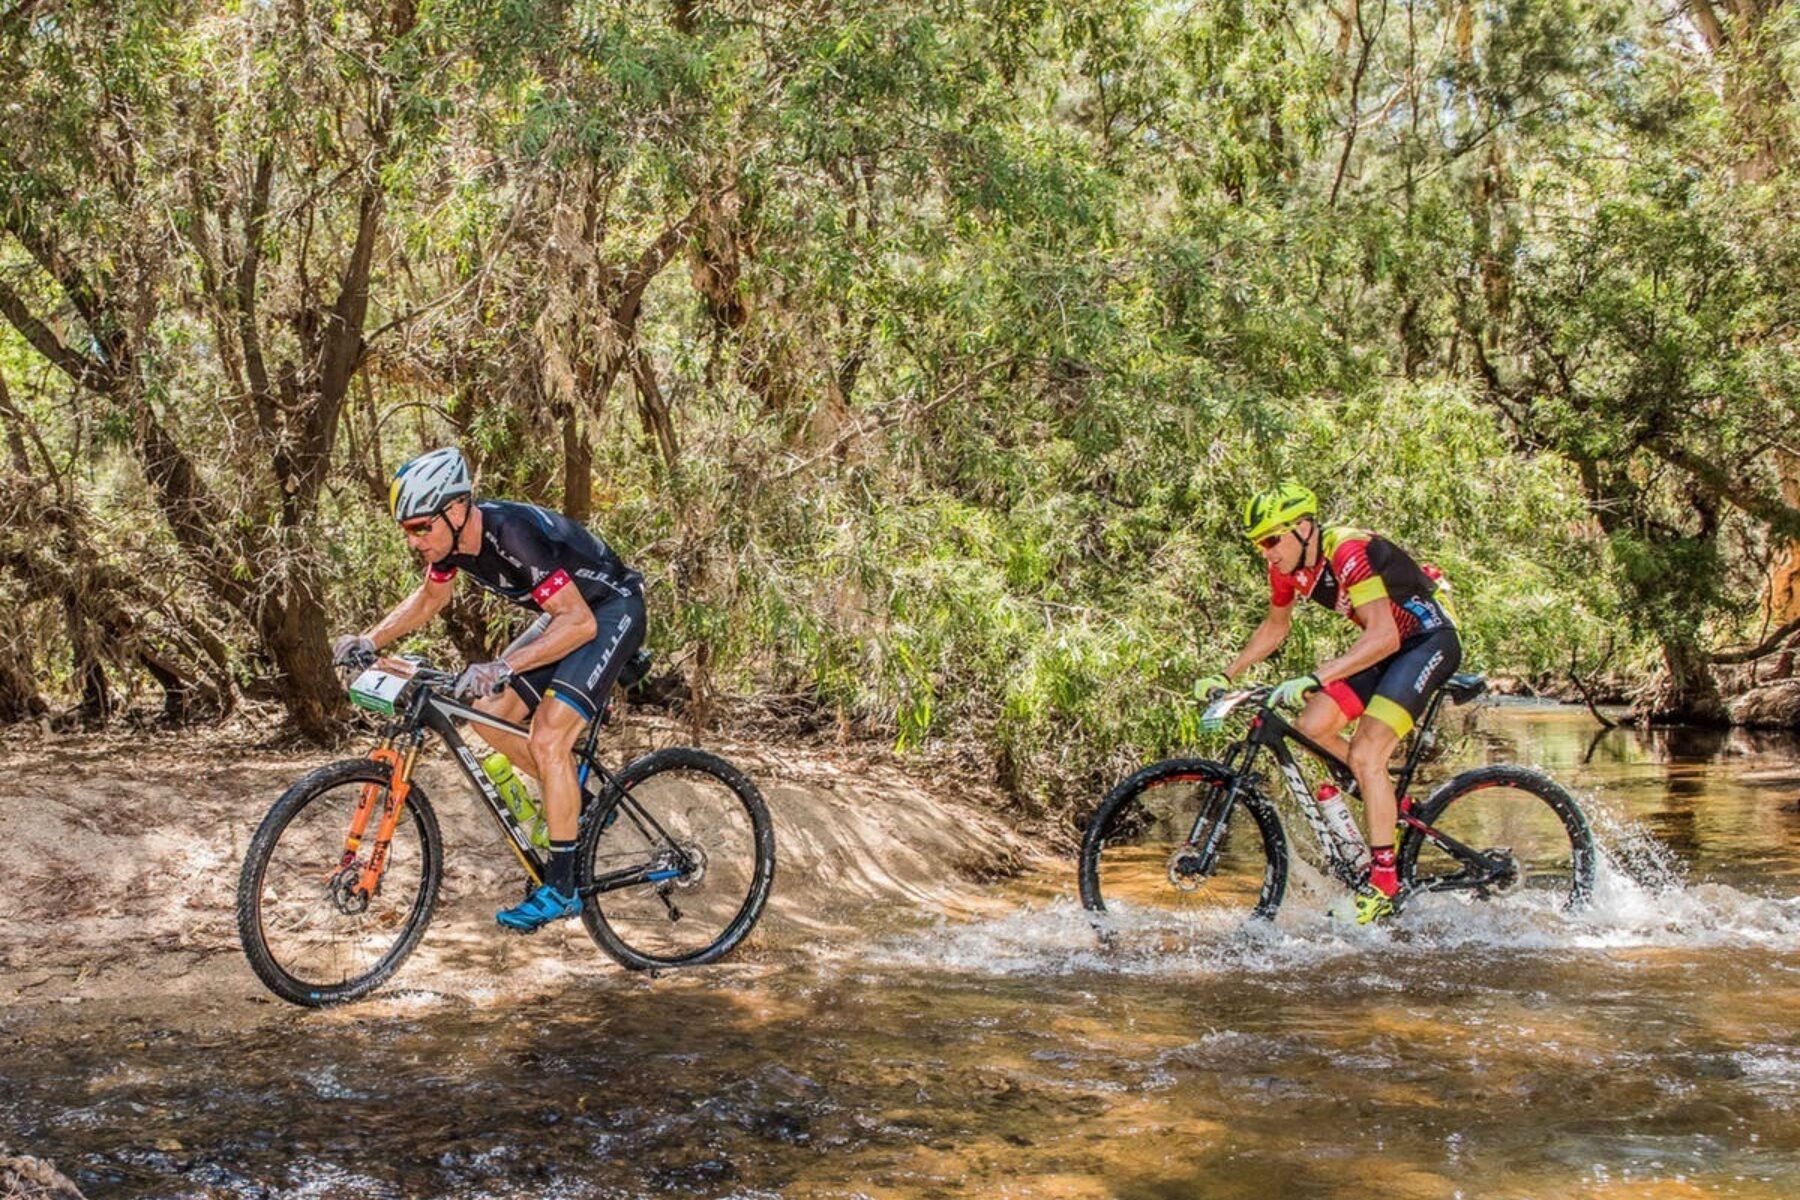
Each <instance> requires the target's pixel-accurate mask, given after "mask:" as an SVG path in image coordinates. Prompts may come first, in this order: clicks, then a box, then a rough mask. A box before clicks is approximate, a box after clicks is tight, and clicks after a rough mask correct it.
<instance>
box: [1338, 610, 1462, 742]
mask: <svg viewBox="0 0 1800 1200" xmlns="http://www.w3.org/2000/svg"><path fill="white" fill-rule="evenodd" d="M1461 663H1462V639H1461V638H1459V637H1457V636H1456V627H1455V626H1454V625H1445V626H1442V627H1441V628H1438V629H1434V630H1432V631H1431V632H1429V633H1421V634H1419V635H1417V636H1416V637H1413V638H1409V639H1408V640H1407V641H1405V642H1402V643H1401V644H1400V649H1398V650H1396V651H1395V652H1394V653H1393V654H1391V655H1389V656H1388V657H1387V658H1384V659H1382V660H1381V661H1380V662H1378V663H1376V664H1375V665H1374V666H1372V667H1364V668H1363V669H1362V670H1360V671H1358V672H1357V673H1356V674H1354V675H1352V676H1350V677H1349V678H1348V679H1334V680H1332V681H1331V682H1330V683H1328V684H1326V685H1325V687H1324V689H1323V690H1324V692H1325V694H1326V695H1327V696H1330V697H1331V698H1332V699H1333V700H1335V701H1337V706H1338V707H1339V708H1341V709H1343V710H1344V719H1345V720H1346V721H1350V720H1354V719H1356V718H1357V717H1360V716H1362V715H1364V714H1365V713H1366V714H1367V715H1369V716H1371V717H1373V718H1375V719H1376V720H1377V721H1380V722H1381V723H1382V724H1383V725H1386V726H1387V727H1388V728H1389V729H1392V730H1393V731H1394V732H1395V733H1396V734H1398V735H1399V736H1401V737H1405V736H1406V735H1407V733H1408V732H1409V731H1411V729H1412V727H1413V722H1414V721H1416V720H1418V719H1419V716H1420V714H1421V713H1423V712H1424V711H1425V705H1426V703H1427V702H1428V701H1429V700H1430V699H1431V694H1432V693H1433V692H1435V691H1437V690H1438V688H1440V687H1442V686H1443V685H1444V682H1445V681H1446V680H1447V679H1449V678H1450V677H1451V676H1452V675H1454V674H1456V668H1457V667H1458V666H1459V665H1461Z"/></svg>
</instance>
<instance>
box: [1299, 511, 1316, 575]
mask: <svg viewBox="0 0 1800 1200" xmlns="http://www.w3.org/2000/svg"><path fill="white" fill-rule="evenodd" d="M1302 520H1306V521H1310V522H1311V523H1312V532H1311V533H1309V534H1307V535H1305V536H1304V537H1301V535H1300V532H1299V531H1298V530H1295V531H1294V536H1295V537H1297V538H1300V565H1301V566H1302V567H1310V566H1312V565H1313V564H1314V563H1316V562H1318V558H1317V556H1316V554H1315V547H1316V546H1317V545H1318V536H1319V519H1318V518H1317V517H1304V518H1302ZM1308 559H1311V560H1312V561H1311V562H1309V561H1307V560H1308Z"/></svg>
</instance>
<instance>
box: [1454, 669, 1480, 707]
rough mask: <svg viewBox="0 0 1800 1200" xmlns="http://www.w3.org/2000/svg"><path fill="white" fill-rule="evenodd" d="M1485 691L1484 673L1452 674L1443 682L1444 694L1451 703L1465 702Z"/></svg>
mask: <svg viewBox="0 0 1800 1200" xmlns="http://www.w3.org/2000/svg"><path fill="white" fill-rule="evenodd" d="M1485 691H1487V676H1486V675H1452V676H1451V677H1450V679H1449V681H1448V682H1446V683H1445V684H1444V695H1446V696H1448V697H1450V701H1451V703H1453V704H1467V703H1468V702H1469V701H1471V700H1473V699H1474V698H1475V697H1477V696H1479V695H1481V694H1482V693H1483V692H1485Z"/></svg>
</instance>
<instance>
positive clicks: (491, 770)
mask: <svg viewBox="0 0 1800 1200" xmlns="http://www.w3.org/2000/svg"><path fill="white" fill-rule="evenodd" d="M481 769H482V770H483V771H486V772H487V777H488V778H489V779H491V780H493V781H494V787H495V788H496V789H497V790H498V791H499V792H500V799H502V800H504V801H506V807H508V808H510V809H511V810H512V815H513V819H514V820H516V821H518V823H519V824H520V825H521V826H522V827H523V828H524V830H525V833H526V836H528V837H529V838H530V839H531V844H532V845H534V846H536V847H538V848H539V849H540V850H548V849H549V848H550V827H549V826H548V825H546V824H545V823H544V811H543V809H541V808H539V807H538V802H537V801H536V800H534V799H532V796H531V792H530V791H529V790H527V789H526V787H525V781H524V780H523V779H520V778H519V777H518V775H517V774H515V773H514V771H513V765H512V759H510V758H508V757H506V755H504V754H502V753H500V752H499V751H498V750H496V751H495V752H494V753H492V754H490V755H488V756H487V757H486V758H484V759H482V760H481Z"/></svg>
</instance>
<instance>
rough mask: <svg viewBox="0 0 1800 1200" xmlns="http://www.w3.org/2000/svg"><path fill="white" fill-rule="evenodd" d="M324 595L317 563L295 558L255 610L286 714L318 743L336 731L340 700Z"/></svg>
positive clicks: (258, 634)
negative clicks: (273, 666)
mask: <svg viewBox="0 0 1800 1200" xmlns="http://www.w3.org/2000/svg"><path fill="white" fill-rule="evenodd" d="M323 596H324V588H323V587H322V586H320V579H319V572H318V568H317V567H316V566H315V565H314V564H313V563H312V562H311V561H310V560H308V559H293V560H290V561H289V562H288V564H286V566H285V567H284V568H283V569H282V570H281V571H280V572H279V573H278V574H277V575H276V577H275V578H274V579H272V580H271V581H270V585H269V591H268V593H267V594H266V595H265V597H264V599H263V601H262V603H261V604H260V605H259V606H258V608H257V613H256V632H257V636H258V638H259V639H260V640H261V642H262V645H263V648H264V650H265V651H266V652H267V653H268V655H269V657H270V659H271V660H272V662H273V663H274V665H275V668H276V674H277V686H278V687H279V688H280V694H281V700H282V703H283V704H284V705H285V706H286V708H287V711H288V716H289V717H290V718H291V719H292V720H293V722H294V726H295V728H296V729H298V730H299V732H300V734H301V736H303V737H305V738H307V739H308V740H310V741H315V742H320V743H324V742H329V741H331V740H332V739H333V738H334V737H335V736H336V735H337V733H338V732H339V723H338V718H339V717H340V715H341V714H342V712H343V703H344V692H343V688H342V687H341V686H340V685H339V683H338V678H337V673H336V671H334V670H333V669H332V665H331V648H330V646H329V644H328V643H329V640H330V626H329V623H328V621H327V614H326V612H325V606H324V604H323V603H322V598H323Z"/></svg>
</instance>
